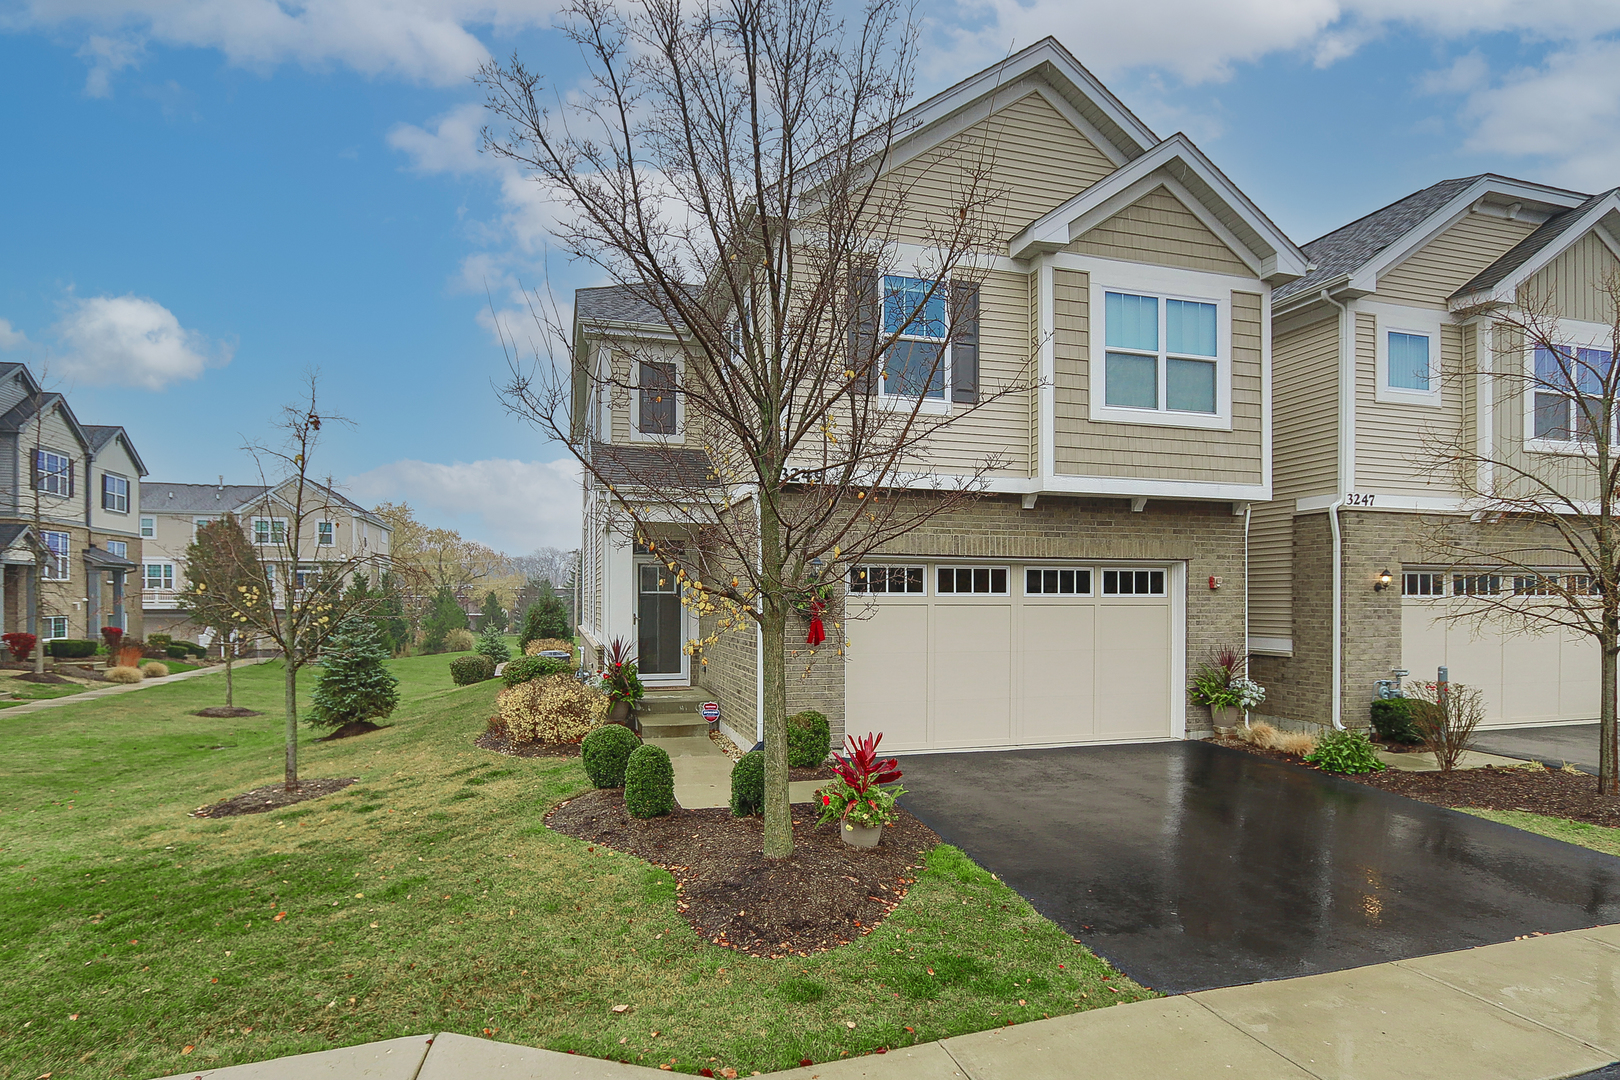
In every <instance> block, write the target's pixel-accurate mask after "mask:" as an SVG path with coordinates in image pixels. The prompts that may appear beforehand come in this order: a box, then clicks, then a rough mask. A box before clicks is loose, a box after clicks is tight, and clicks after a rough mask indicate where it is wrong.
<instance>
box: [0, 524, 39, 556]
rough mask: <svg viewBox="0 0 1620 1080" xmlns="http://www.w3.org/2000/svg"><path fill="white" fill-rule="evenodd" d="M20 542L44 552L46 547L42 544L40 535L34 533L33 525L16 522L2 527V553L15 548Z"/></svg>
mask: <svg viewBox="0 0 1620 1080" xmlns="http://www.w3.org/2000/svg"><path fill="white" fill-rule="evenodd" d="M18 541H26V542H27V543H28V545H29V546H30V547H33V548H35V549H38V550H43V549H44V547H45V545H44V544H42V543H41V542H40V539H39V534H38V533H36V532H34V527H33V526H32V525H29V524H26V523H22V524H18V523H16V522H11V523H7V524H4V525H0V551H7V550H10V549H11V548H13V547H15V546H16V545H17V543H18Z"/></svg>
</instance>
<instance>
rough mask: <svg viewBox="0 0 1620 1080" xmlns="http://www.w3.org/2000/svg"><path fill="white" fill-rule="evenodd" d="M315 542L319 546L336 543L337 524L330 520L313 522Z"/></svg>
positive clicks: (328, 545)
mask: <svg viewBox="0 0 1620 1080" xmlns="http://www.w3.org/2000/svg"><path fill="white" fill-rule="evenodd" d="M315 543H316V544H317V545H318V546H320V547H331V546H332V545H333V544H336V543H337V526H335V525H334V524H333V523H332V522H330V521H321V522H317V523H316V524H315Z"/></svg>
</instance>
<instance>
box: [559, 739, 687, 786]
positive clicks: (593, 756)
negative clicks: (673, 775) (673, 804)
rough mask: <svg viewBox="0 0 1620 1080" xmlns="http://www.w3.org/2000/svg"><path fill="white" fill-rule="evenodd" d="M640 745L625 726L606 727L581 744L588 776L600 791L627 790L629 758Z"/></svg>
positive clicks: (582, 760) (581, 754) (580, 753)
mask: <svg viewBox="0 0 1620 1080" xmlns="http://www.w3.org/2000/svg"><path fill="white" fill-rule="evenodd" d="M640 746H641V740H640V739H638V738H637V737H636V733H635V732H633V731H631V730H630V729H629V728H627V727H625V726H624V725H623V724H603V725H602V726H601V727H599V728H597V729H596V730H595V731H593V732H591V733H590V734H589V735H587V736H585V741H584V742H582V743H580V744H579V757H580V761H581V762H583V763H584V765H585V775H586V776H588V777H590V778H591V783H592V784H595V785H596V786H597V787H599V788H617V787H624V771H625V767H626V766H627V765H628V764H629V763H630V755H631V754H633V753H635V752H636V750H637V749H639V748H640ZM666 757H667V755H666ZM670 783H672V784H673V783H674V781H673V780H671V781H670ZM671 790H673V789H671Z"/></svg>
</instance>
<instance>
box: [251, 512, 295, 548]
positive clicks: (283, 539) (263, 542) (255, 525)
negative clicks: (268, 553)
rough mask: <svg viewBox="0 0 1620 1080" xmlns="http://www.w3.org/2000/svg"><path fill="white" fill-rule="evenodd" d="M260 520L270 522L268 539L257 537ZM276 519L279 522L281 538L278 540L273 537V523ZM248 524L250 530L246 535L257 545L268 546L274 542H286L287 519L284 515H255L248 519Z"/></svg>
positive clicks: (274, 527)
mask: <svg viewBox="0 0 1620 1080" xmlns="http://www.w3.org/2000/svg"><path fill="white" fill-rule="evenodd" d="M261 521H268V522H270V523H271V524H270V538H269V539H268V540H260V539H259V522H261ZM278 521H279V522H281V539H280V540H277V539H276V538H275V533H276V526H275V523H276V522H278ZM248 525H249V528H250V529H251V530H252V531H251V532H250V533H249V534H248V535H249V536H251V537H252V539H253V543H254V545H255V546H257V547H270V546H272V545H275V544H284V543H286V542H287V519H286V518H284V517H255V518H252V519H250V520H249V522H248Z"/></svg>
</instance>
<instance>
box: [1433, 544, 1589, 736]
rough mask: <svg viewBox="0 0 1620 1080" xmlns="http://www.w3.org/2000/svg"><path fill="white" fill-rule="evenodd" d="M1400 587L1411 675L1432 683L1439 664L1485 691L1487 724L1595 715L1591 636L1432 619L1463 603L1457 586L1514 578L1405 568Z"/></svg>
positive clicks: (1496, 584)
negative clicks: (1525, 631)
mask: <svg viewBox="0 0 1620 1080" xmlns="http://www.w3.org/2000/svg"><path fill="white" fill-rule="evenodd" d="M1457 581H1462V582H1464V583H1465V585H1461V586H1460V585H1457V584H1456V583H1455V582H1457ZM1401 584H1402V593H1403V596H1402V598H1401V666H1402V667H1404V668H1406V669H1407V670H1408V671H1409V672H1410V673H1411V674H1410V675H1409V676H1408V678H1409V679H1417V680H1422V681H1424V682H1431V681H1433V680H1434V678H1435V677H1436V675H1437V672H1438V669H1439V668H1440V667H1441V666H1442V665H1444V666H1445V667H1446V668H1447V670H1448V673H1449V675H1450V678H1451V680H1452V681H1453V682H1459V683H1463V684H1465V685H1468V686H1474V687H1478V688H1479V689H1481V690H1483V691H1484V692H1485V724H1486V725H1489V726H1493V727H1510V726H1513V725H1515V724H1536V723H1548V722H1552V721H1557V720H1587V719H1591V718H1593V717H1596V716H1597V714H1598V685H1599V681H1600V680H1599V678H1598V674H1599V673H1598V661H1599V656H1598V650H1597V647H1596V646H1595V645H1594V644H1592V639H1591V638H1589V637H1586V636H1585V635H1581V634H1568V633H1560V632H1550V633H1544V634H1505V633H1503V632H1502V631H1501V630H1499V629H1496V628H1495V627H1493V626H1489V625H1487V626H1484V627H1476V626H1472V625H1469V624H1468V623H1458V622H1453V621H1450V620H1446V619H1440V618H1437V617H1436V616H1438V615H1442V614H1444V613H1445V612H1448V611H1458V610H1462V609H1461V608H1460V607H1459V606H1458V605H1464V604H1467V603H1468V600H1467V598H1466V595H1464V596H1457V595H1454V594H1455V593H1456V592H1457V591H1459V590H1461V589H1463V588H1465V587H1466V588H1474V589H1479V588H1496V589H1502V588H1511V587H1512V579H1511V578H1507V579H1502V578H1500V577H1498V576H1495V575H1483V574H1481V575H1469V576H1467V577H1466V578H1457V577H1455V576H1454V575H1447V574H1441V573H1429V572H1413V571H1408V572H1406V573H1405V574H1403V575H1402V583H1401Z"/></svg>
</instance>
